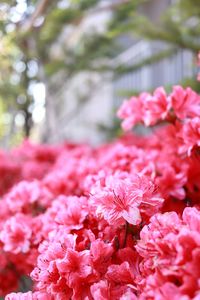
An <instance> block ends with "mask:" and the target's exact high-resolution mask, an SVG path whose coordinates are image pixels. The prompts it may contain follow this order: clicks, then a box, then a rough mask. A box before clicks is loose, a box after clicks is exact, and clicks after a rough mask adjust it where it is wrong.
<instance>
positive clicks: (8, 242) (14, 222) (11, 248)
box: [0, 214, 32, 254]
mask: <svg viewBox="0 0 200 300" xmlns="http://www.w3.org/2000/svg"><path fill="white" fill-rule="evenodd" d="M31 235H32V230H31V224H30V219H29V218H28V217H27V216H25V215H23V214H16V215H15V216H14V217H12V218H10V219H8V220H7V221H6V222H5V224H4V226H3V230H2V231H1V233H0V240H1V241H2V242H3V243H4V247H3V248H4V250H5V251H8V252H12V253H15V254H17V253H20V252H22V253H26V252H28V251H29V249H30V238H31Z"/></svg>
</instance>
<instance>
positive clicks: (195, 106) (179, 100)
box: [169, 86, 200, 120]
mask: <svg viewBox="0 0 200 300" xmlns="http://www.w3.org/2000/svg"><path fill="white" fill-rule="evenodd" d="M169 99H170V103H171V106H172V108H173V110H174V112H175V114H176V116H177V117H178V118H179V119H181V120H183V119H185V118H187V117H189V118H193V117H197V116H200V96H199V95H198V94H197V93H196V92H194V91H193V90H192V89H191V88H189V87H188V88H186V89H183V88H182V87H181V86H174V87H173V92H172V93H171V95H170V96H169Z"/></svg>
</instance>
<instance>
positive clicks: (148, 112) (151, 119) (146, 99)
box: [140, 87, 170, 126]
mask: <svg viewBox="0 0 200 300" xmlns="http://www.w3.org/2000/svg"><path fill="white" fill-rule="evenodd" d="M140 98H141V100H142V101H143V107H144V115H143V121H144V124H145V125H146V126H150V125H155V124H156V123H157V122H158V121H161V120H165V119H166V117H167V115H168V112H169V110H170V104H169V101H168V98H167V95H166V92H165V90H164V88H162V87H159V88H157V89H156V90H155V91H154V93H153V95H150V94H144V96H143V97H142V95H141V96H140Z"/></svg>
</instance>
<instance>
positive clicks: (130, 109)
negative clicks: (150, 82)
mask: <svg viewBox="0 0 200 300" xmlns="http://www.w3.org/2000/svg"><path fill="white" fill-rule="evenodd" d="M117 116H118V117H119V118H120V119H123V120H124V121H123V122H122V128H123V129H124V130H125V131H128V130H130V129H131V128H132V127H133V126H135V125H136V124H137V123H139V122H141V121H142V116H143V104H142V102H141V101H140V99H139V98H136V97H132V98H131V99H130V100H129V101H124V103H123V104H122V106H121V107H120V108H119V110H118V112H117Z"/></svg>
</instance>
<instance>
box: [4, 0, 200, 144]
mask: <svg viewBox="0 0 200 300" xmlns="http://www.w3.org/2000/svg"><path fill="white" fill-rule="evenodd" d="M0 30H1V31H0V62H1V64H0V66H1V68H0V145H1V147H3V148H9V147H11V146H14V145H17V144H19V143H21V141H22V140H23V139H24V138H30V139H32V140H33V141H36V142H46V143H58V142H62V141H65V140H71V141H73V142H90V143H92V144H99V143H101V142H104V141H106V140H108V139H110V138H112V137H113V136H116V134H117V133H118V132H119V123H118V121H117V119H116V118H115V113H116V109H117V107H119V105H120V103H121V102H122V101H123V99H124V98H127V97H130V96H131V95H134V94H138V93H139V92H141V91H152V90H153V89H154V88H155V87H158V86H160V85H163V86H164V87H165V88H166V89H167V90H170V88H171V86H172V85H174V84H182V85H184V86H187V85H190V86H192V87H193V89H195V90H197V91H198V90H199V89H200V87H199V84H198V83H197V81H196V74H197V71H198V70H197V65H196V55H197V53H198V50H199V49H200V5H199V1H196V0H140V1H139V0H104V1H103V0H102V1H100V0H99V1H98V0H62V1H56V0H53V1H52V0H35V1H34V0H17V1H12V0H10V1H3V2H1V3H0Z"/></svg>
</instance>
